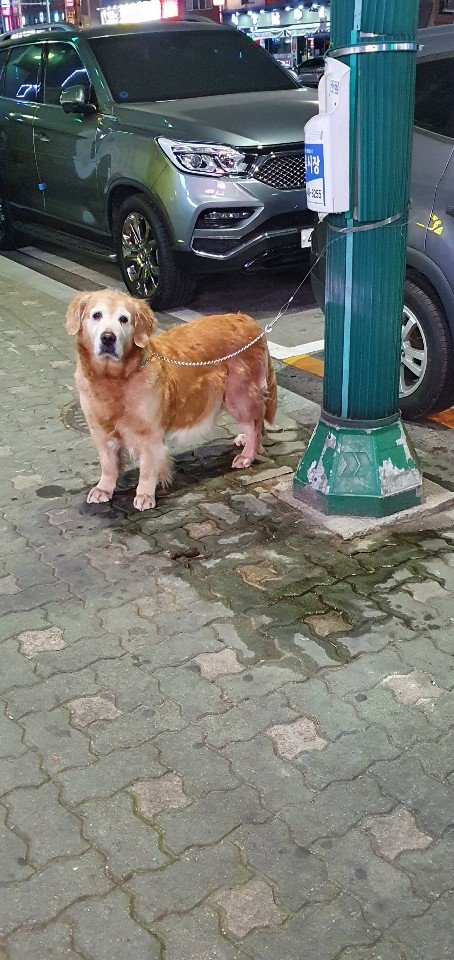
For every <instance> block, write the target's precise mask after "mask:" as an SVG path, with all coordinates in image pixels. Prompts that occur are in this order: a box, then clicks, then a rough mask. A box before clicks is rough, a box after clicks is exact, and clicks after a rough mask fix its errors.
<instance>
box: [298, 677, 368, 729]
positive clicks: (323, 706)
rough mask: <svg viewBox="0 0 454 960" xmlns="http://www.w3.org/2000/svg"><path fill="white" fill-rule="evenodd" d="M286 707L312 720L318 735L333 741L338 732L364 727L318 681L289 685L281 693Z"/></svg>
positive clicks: (350, 709) (355, 716) (352, 712)
mask: <svg viewBox="0 0 454 960" xmlns="http://www.w3.org/2000/svg"><path fill="white" fill-rule="evenodd" d="M284 693H285V696H286V697H287V700H288V702H289V705H290V706H291V707H292V708H293V709H294V710H297V711H298V712H301V713H304V715H305V716H306V717H311V718H312V720H316V722H317V725H318V727H319V729H320V732H321V734H322V736H326V737H328V738H329V739H330V740H335V739H336V737H338V736H339V735H340V734H341V733H352V732H353V731H355V730H360V729H361V728H362V727H363V726H364V724H362V723H361V721H360V719H359V718H358V715H357V712H356V710H355V708H354V707H353V706H352V705H351V704H350V703H345V701H344V700H341V699H339V697H333V696H332V694H330V693H329V692H328V689H327V687H326V684H325V683H323V681H322V680H317V679H312V680H305V681H304V682H299V683H289V684H288V685H287V686H286V687H285V690H284Z"/></svg>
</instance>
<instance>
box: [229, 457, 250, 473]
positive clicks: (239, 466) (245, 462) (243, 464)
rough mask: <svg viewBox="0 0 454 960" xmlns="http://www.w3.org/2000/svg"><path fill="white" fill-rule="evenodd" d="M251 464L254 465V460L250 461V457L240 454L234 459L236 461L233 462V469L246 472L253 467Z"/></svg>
mask: <svg viewBox="0 0 454 960" xmlns="http://www.w3.org/2000/svg"><path fill="white" fill-rule="evenodd" d="M251 463H252V460H251V459H250V457H245V456H243V454H242V453H239V454H238V456H237V457H235V459H234V461H233V463H232V469H233V470H246V469H247V467H250V466H251Z"/></svg>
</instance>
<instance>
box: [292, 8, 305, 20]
mask: <svg viewBox="0 0 454 960" xmlns="http://www.w3.org/2000/svg"><path fill="white" fill-rule="evenodd" d="M293 19H294V20H296V21H299V20H302V19H303V14H302V12H301V10H300V8H299V7H296V8H295V10H294V11H293Z"/></svg>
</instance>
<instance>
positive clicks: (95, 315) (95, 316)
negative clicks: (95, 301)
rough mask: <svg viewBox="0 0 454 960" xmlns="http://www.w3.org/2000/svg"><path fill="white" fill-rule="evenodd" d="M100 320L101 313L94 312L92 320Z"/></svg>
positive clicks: (98, 311)
mask: <svg viewBox="0 0 454 960" xmlns="http://www.w3.org/2000/svg"><path fill="white" fill-rule="evenodd" d="M101 318H102V313H101V311H100V310H95V312H94V314H93V320H101Z"/></svg>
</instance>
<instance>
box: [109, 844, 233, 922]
mask: <svg viewBox="0 0 454 960" xmlns="http://www.w3.org/2000/svg"><path fill="white" fill-rule="evenodd" d="M248 876H249V873H248V871H247V870H246V868H245V867H244V866H243V864H242V863H241V860H240V856H239V853H238V850H237V849H236V848H235V846H234V845H233V844H232V843H230V841H229V840H221V841H220V842H219V843H217V844H216V845H215V846H213V847H206V848H205V849H203V848H202V849H199V848H194V849H192V850H187V851H186V853H185V854H184V856H183V857H181V859H180V860H176V861H175V862H174V863H171V864H169V866H167V867H166V868H165V869H164V870H160V871H159V872H157V873H143V874H141V875H136V876H134V877H133V878H132V879H131V880H129V881H128V883H127V887H128V890H130V891H131V893H132V894H133V896H134V907H135V910H136V911H137V914H138V915H139V917H140V918H141V919H142V920H143V921H144V922H145V923H146V924H148V925H152V924H153V923H154V922H155V921H156V920H158V919H160V918H161V917H163V916H165V915H166V914H169V913H181V912H182V911H185V912H186V911H189V910H191V909H192V908H193V907H195V906H196V905H197V904H198V903H200V902H201V901H202V900H205V899H206V898H207V897H208V896H209V895H210V894H212V893H213V892H214V891H215V890H216V889H217V888H219V887H221V886H225V885H226V884H232V885H233V884H235V883H241V882H244V881H245V880H247V879H248Z"/></svg>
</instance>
